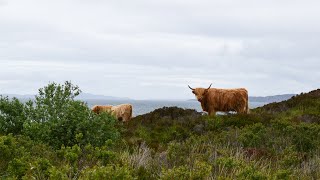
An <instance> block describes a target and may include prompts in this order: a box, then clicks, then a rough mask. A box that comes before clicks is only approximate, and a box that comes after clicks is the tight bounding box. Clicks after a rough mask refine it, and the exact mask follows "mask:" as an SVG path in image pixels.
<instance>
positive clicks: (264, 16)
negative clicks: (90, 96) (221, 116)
mask: <svg viewBox="0 0 320 180" xmlns="http://www.w3.org/2000/svg"><path fill="white" fill-rule="evenodd" d="M3 2H5V6H3V4H4V3H3ZM1 4H2V5H1ZM35 5H37V6H35ZM319 5H320V3H319V2H318V1H311V0H310V1H308V3H306V2H305V1H303V2H302V1H294V2H292V1H289V0H283V1H259V2H258V1H257V2H253V1H251V0H241V1H237V2H235V1H231V0H226V1H209V0H202V1H188V0H187V1H181V0H174V1H169V0H164V1H150V0H138V1H124V0H121V1H118V0H117V1H115V0H112V1H100V0H95V1H87V0H81V1H76V0H71V1H62V0H57V1H41V2H39V1H36V0H30V1H28V2H27V1H20V0H11V1H1V0H0V64H1V66H3V67H7V68H6V70H5V71H2V72H0V75H1V76H0V84H2V85H1V86H3V87H4V88H3V89H2V90H3V91H8V92H7V93H10V91H17V92H15V93H23V91H35V90H36V89H37V88H38V87H39V86H40V85H44V84H46V83H47V82H48V81H60V82H61V81H64V80H73V81H74V82H75V83H78V84H79V85H80V86H81V87H83V88H84V90H86V91H88V92H92V93H97V94H98V93H99V94H105V95H116V96H129V97H134V98H152V97H153V96H154V95H153V93H154V92H156V93H157V97H159V98H165V99H168V98H190V97H191V98H192V96H190V92H189V91H188V89H186V88H185V85H186V84H190V85H193V86H207V85H208V84H209V83H211V82H213V83H214V84H215V85H216V86H217V87H225V88H232V87H243V86H244V87H247V88H248V89H249V90H250V92H251V93H252V94H254V95H271V94H278V93H299V92H300V91H308V90H311V89H314V88H316V86H318V82H317V81H318V79H319V77H320V74H319V71H318V69H320V62H319V58H320V54H319V51H318V47H319V45H320V44H319V42H320V38H318V37H320V36H319V35H320V25H319V23H318V18H319V16H320V13H319V11H318V8H317V7H319ZM94 75H99V77H103V80H102V81H103V82H105V83H100V82H96V81H95V77H94ZM17 84H19V87H18V88H14V87H15V86H17ZM40 87H41V86H40ZM128 87H130V90H132V91H127V90H126V89H127V88H128ZM142 91H143V92H142ZM168 92H170V93H168ZM180 92H181V93H180ZM12 93H14V92H12Z"/></svg>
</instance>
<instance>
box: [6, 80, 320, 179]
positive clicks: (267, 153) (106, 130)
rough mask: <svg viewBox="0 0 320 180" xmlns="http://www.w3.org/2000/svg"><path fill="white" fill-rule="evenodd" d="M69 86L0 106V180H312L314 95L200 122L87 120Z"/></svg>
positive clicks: (158, 117) (318, 157)
mask: <svg viewBox="0 0 320 180" xmlns="http://www.w3.org/2000/svg"><path fill="white" fill-rule="evenodd" d="M79 93H80V90H79V88H78V87H77V86H73V85H72V84H71V83H70V82H66V83H65V84H64V85H59V84H54V83H52V84H49V85H48V86H46V87H44V88H42V89H40V90H39V95H37V98H36V100H34V101H30V102H28V103H25V104H23V103H21V102H19V100H17V99H8V98H6V97H1V98H0V134H1V135H0V157H1V158H0V177H1V178H2V179H320V90H316V91H312V92H310V93H306V94H301V95H298V96H296V97H293V98H291V99H290V100H287V101H284V102H281V103H272V104H269V105H266V106H264V107H260V108H257V109H253V110H251V114H248V115H224V116H216V117H208V116H206V115H202V114H201V113H198V112H196V111H195V110H188V109H187V110H184V109H180V108H177V107H164V108H161V109H157V110H155V111H153V112H151V113H148V114H145V115H141V116H137V117H135V118H133V119H132V120H131V121H130V122H128V123H121V122H117V121H116V120H115V119H114V118H113V117H112V116H110V115H108V114H101V115H96V114H93V113H92V112H91V111H90V109H89V108H88V107H87V106H86V104H84V103H83V102H81V101H76V100H74V97H75V96H77V95H78V94H79Z"/></svg>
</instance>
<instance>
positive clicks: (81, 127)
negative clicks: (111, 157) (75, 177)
mask: <svg viewBox="0 0 320 180" xmlns="http://www.w3.org/2000/svg"><path fill="white" fill-rule="evenodd" d="M80 93H81V90H80V89H79V87H78V86H74V85H72V84H71V82H68V81H67V82H65V83H64V85H60V84H56V83H50V84H49V85H48V86H46V87H44V88H41V89H39V95H37V96H36V100H35V101H34V102H32V101H30V102H28V103H27V104H26V112H27V113H26V114H27V115H28V117H27V118H28V121H27V123H25V125H24V128H25V129H24V132H25V134H27V135H28V136H30V137H31V138H32V139H35V140H39V141H42V142H46V143H49V144H50V145H51V146H53V147H55V148H60V147H61V146H62V145H64V146H73V145H75V144H78V143H91V144H92V145H97V146H100V145H103V144H104V142H105V141H107V140H108V139H111V140H114V139H116V138H117V137H118V135H119V133H118V131H117V129H116V128H115V127H114V125H115V122H116V121H115V119H114V118H113V117H112V116H110V115H107V114H103V115H100V116H98V115H95V114H93V113H92V111H91V110H90V109H89V108H88V107H87V105H86V104H85V103H84V102H81V101H77V100H74V98H75V97H76V96H77V95H79V94H80Z"/></svg>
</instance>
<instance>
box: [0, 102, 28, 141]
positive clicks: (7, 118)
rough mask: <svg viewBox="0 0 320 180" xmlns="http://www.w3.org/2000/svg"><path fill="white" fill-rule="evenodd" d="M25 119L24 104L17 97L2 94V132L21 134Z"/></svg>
mask: <svg viewBox="0 0 320 180" xmlns="http://www.w3.org/2000/svg"><path fill="white" fill-rule="evenodd" d="M25 121H26V115H25V106H24V104H23V103H21V102H20V101H19V100H18V99H16V98H13V99H12V100H11V99H9V98H8V97H3V96H0V134H2V135H6V134H9V133H12V134H15V135H16V134H21V132H22V130H23V123H24V122H25Z"/></svg>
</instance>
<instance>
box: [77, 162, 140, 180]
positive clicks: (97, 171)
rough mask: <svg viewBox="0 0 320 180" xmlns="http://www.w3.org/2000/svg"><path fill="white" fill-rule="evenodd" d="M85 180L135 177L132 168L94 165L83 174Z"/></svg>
mask: <svg viewBox="0 0 320 180" xmlns="http://www.w3.org/2000/svg"><path fill="white" fill-rule="evenodd" d="M79 179H80V180H81V179H85V180H87V179H88V180H90V179H92V180H96V179H106V180H108V179H110V180H118V179H119V180H122V179H135V178H134V177H133V176H132V172H131V170H129V169H128V168H126V167H119V166H110V165H109V166H105V167H104V166H102V167H93V168H91V169H86V170H84V171H83V173H82V174H81V176H80V178H79Z"/></svg>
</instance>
